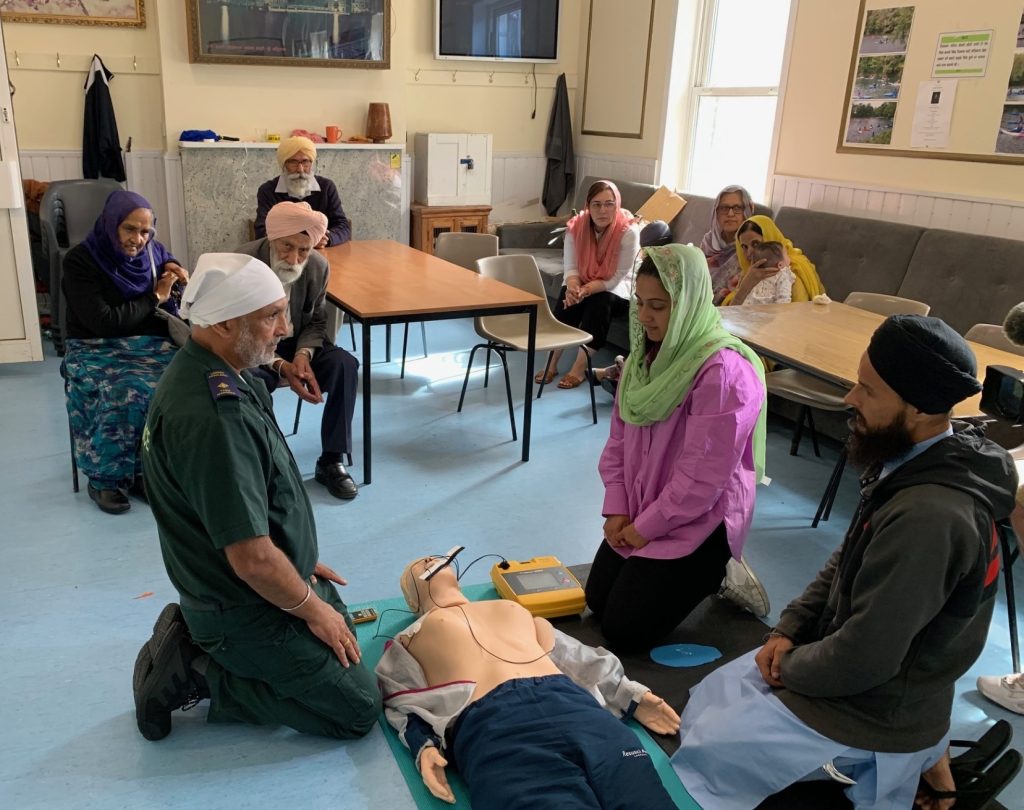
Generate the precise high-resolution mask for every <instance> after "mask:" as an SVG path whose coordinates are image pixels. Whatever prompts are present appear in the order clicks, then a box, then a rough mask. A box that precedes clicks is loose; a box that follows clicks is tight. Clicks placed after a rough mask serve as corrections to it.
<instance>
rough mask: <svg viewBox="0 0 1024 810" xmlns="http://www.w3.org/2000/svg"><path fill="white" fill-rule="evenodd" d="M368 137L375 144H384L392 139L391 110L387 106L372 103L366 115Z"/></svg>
mask: <svg viewBox="0 0 1024 810" xmlns="http://www.w3.org/2000/svg"><path fill="white" fill-rule="evenodd" d="M366 137H367V138H369V139H370V140H371V141H373V142H374V143H384V142H385V141H386V140H387V139H388V138H390V137H391V110H390V109H389V108H388V105H387V104H385V103H383V102H379V101H372V102H370V109H369V110H368V111H367V113H366Z"/></svg>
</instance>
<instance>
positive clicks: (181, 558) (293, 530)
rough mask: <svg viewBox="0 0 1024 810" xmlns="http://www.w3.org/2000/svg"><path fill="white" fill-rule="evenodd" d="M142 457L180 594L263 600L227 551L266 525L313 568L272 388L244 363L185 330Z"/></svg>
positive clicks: (298, 483) (301, 491) (311, 541)
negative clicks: (233, 362) (237, 368)
mask: <svg viewBox="0 0 1024 810" xmlns="http://www.w3.org/2000/svg"><path fill="white" fill-rule="evenodd" d="M142 461H143V468H144V471H145V480H146V492H147V495H148V497H149V503H150V506H151V507H152V509H153V515H154V517H155V518H156V522H157V528H158V530H159V533H160V548H161V551H162V553H163V557H164V564H165V565H166V566H167V574H168V576H169V577H170V578H171V582H172V583H173V584H174V586H175V587H176V588H177V589H178V592H179V593H180V594H181V595H182V597H183V602H184V603H186V604H187V603H188V601H189V600H194V601H196V602H199V603H205V604H208V605H219V606H221V607H224V608H230V607H234V606H238V605H250V604H261V603H263V599H262V598H261V597H260V596H259V595H258V594H257V593H256V592H255V591H254V590H253V589H252V588H250V587H249V586H248V585H247V584H246V583H245V582H243V581H242V580H241V579H239V578H238V577H237V576H236V575H235V573H234V571H233V570H232V569H231V565H230V564H229V563H228V560H227V556H226V555H225V553H224V549H225V547H227V546H229V545H231V544H232V543H236V542H238V541H239V540H247V539H249V538H252V537H259V536H261V535H269V536H270V538H271V540H273V542H274V544H275V545H276V546H277V547H278V548H280V549H281V551H283V552H284V553H285V555H287V557H288V559H290V560H291V561H292V563H293V564H294V565H295V568H296V570H297V571H298V573H299V576H301V577H303V578H304V579H308V578H309V576H310V575H311V574H312V573H313V567H314V566H315V565H316V561H317V559H318V556H319V555H318V551H317V542H316V526H315V525H314V523H313V510H312V507H311V506H310V504H309V498H308V497H307V495H306V489H305V487H304V486H303V484H302V476H301V475H300V474H299V470H298V468H297V467H296V466H295V460H294V459H293V458H292V454H291V451H290V450H289V449H288V445H287V444H286V443H285V440H284V436H283V435H282V434H281V431H280V429H279V428H278V426H277V422H276V421H275V420H274V414H273V410H272V405H271V400H270V395H269V394H268V393H267V389H266V387H265V386H264V385H263V383H262V382H260V381H259V380H255V379H253V378H252V377H251V376H250V375H249V373H248V372H245V371H243V372H242V374H241V376H239V375H238V374H236V373H235V372H234V371H233V370H232V369H231V367H230V366H228V364H227V363H225V362H224V361H223V360H221V359H220V358H219V357H217V355H215V354H213V353H211V352H209V351H207V350H206V349H204V348H203V347H202V346H200V345H199V344H198V343H196V342H195V341H193V340H189V341H188V343H187V344H186V345H185V346H184V347H183V348H182V349H181V350H180V351H179V352H178V353H177V354H176V355H175V357H174V359H173V360H172V361H171V363H170V365H169V366H168V367H167V370H166V371H165V372H164V374H163V376H162V377H161V378H160V384H159V385H158V386H157V389H156V394H155V395H154V396H153V400H152V403H151V404H150V406H149V415H148V417H147V419H146V428H145V431H144V432H143V437H142Z"/></svg>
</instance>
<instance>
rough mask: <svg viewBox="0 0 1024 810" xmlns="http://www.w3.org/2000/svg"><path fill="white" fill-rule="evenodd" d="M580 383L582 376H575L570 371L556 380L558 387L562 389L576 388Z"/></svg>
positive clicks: (581, 382)
mask: <svg viewBox="0 0 1024 810" xmlns="http://www.w3.org/2000/svg"><path fill="white" fill-rule="evenodd" d="M581 385H583V378H582V377H577V376H576V375H575V374H573V373H572V372H571V371H570V372H569V373H568V374H566V375H565V376H564V377H562V379H560V380H559V381H558V387H559V388H561V389H563V390H565V389H569V388H577V387H579V386H581Z"/></svg>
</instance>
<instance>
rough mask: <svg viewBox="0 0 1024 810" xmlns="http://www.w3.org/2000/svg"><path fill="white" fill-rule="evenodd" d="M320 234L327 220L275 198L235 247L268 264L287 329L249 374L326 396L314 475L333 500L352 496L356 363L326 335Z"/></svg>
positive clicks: (309, 398) (314, 397)
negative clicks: (262, 232) (250, 236)
mask: <svg viewBox="0 0 1024 810" xmlns="http://www.w3.org/2000/svg"><path fill="white" fill-rule="evenodd" d="M326 232H327V217H326V216H324V215H323V214H322V213H320V212H319V211H314V210H313V209H312V208H310V206H309V204H308V203H305V202H301V203H299V202H280V203H278V204H277V205H275V206H274V207H273V208H271V209H270V212H269V213H268V214H267V220H266V237H264V238H263V239H257V240H256V241H255V242H249V243H247V244H244V245H242V246H241V247H240V248H238V253H244V254H247V255H249V256H254V257H256V258H257V259H259V260H260V261H262V262H264V263H266V264H268V265H269V266H270V269H271V270H273V271H274V274H275V275H276V276H277V277H278V278H279V279H280V281H281V284H282V285H283V286H284V290H285V294H286V295H287V296H288V311H289V314H290V316H291V324H292V328H293V332H292V335H291V336H290V337H287V338H285V339H284V340H282V341H281V342H280V343H279V344H278V346H277V353H276V355H275V357H274V359H273V360H272V361H271V362H269V363H267V364H266V365H265V366H261V367H259V368H256V369H253V370H252V371H253V375H254V376H257V377H259V378H260V379H262V380H263V382H264V383H266V386H267V390H269V391H271V392H273V391H274V390H275V389H276V388H277V387H278V385H280V384H281V383H282V382H284V383H285V384H286V385H288V386H289V387H290V388H291V389H292V390H293V391H294V392H295V393H296V394H298V396H299V397H301V398H302V399H303V400H305V401H306V402H313V403H319V402H323V401H324V400H323V394H327V404H326V405H325V406H324V412H323V417H322V419H321V423H320V441H321V446H322V452H321V454H320V458H319V459H317V462H316V480H317V481H319V482H320V483H321V484H323V485H324V486H326V487H327V490H328V491H329V492H330V493H331V495H333V496H334V497H335V498H341V499H343V500H351V499H352V498H354V497H356V494H357V493H358V489H357V488H356V483H355V481H353V480H352V476H351V475H349V473H348V470H346V469H345V467H344V465H342V463H341V458H342V454H350V453H351V452H352V415H353V413H354V412H355V406H356V385H357V383H358V380H359V361H358V360H356V359H355V358H354V357H353V356H352V355H351V354H349V353H348V352H347V351H345V350H344V349H342V348H340V347H338V346H335V345H334V343H333V342H332V340H331V338H330V337H329V336H328V332H327V317H326V313H325V309H324V299H325V296H326V294H327V275H328V271H329V265H328V263H327V259H325V258H324V257H323V256H322V255H320V254H319V253H317V252H316V251H315V250H314V249H313V248H314V247H315V246H316V245H318V244H320V243H321V242H322V241H323V239H324V234H325V233H326Z"/></svg>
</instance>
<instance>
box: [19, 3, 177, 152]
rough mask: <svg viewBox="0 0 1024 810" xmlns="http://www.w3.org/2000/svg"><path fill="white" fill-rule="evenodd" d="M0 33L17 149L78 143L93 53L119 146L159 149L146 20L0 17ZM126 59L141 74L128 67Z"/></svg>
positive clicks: (154, 48)
mask: <svg viewBox="0 0 1024 810" xmlns="http://www.w3.org/2000/svg"><path fill="white" fill-rule="evenodd" d="M177 1H178V2H180V0H177ZM152 2H153V0H150V3H152ZM150 3H147V8H148V7H149V5H150ZM3 33H4V42H5V45H6V49H7V62H8V69H9V70H10V77H11V82H13V84H14V86H15V87H16V88H17V92H16V93H15V96H14V116H15V125H16V127H17V130H18V147H19V148H20V149H53V150H59V149H81V148H82V118H83V115H84V112H85V95H84V92H85V91H84V88H83V86H84V84H85V77H86V72H85V71H86V70H87V65H88V60H87V57H89V56H91V55H92V54H93V53H98V54H99V55H100V57H101V58H102V59H103V60H104V63H105V64H106V65H107V68H108V69H109V70H111V71H112V72H113V73H114V74H115V78H114V80H113V81H112V82H111V83H110V92H111V96H112V98H113V101H114V109H115V111H116V113H117V128H118V134H119V135H120V137H121V143H122V145H123V144H125V143H127V141H128V137H129V136H131V137H132V139H133V141H132V143H133V146H134V148H136V149H160V148H161V147H162V146H163V133H162V123H163V105H162V102H161V97H160V96H161V86H160V76H159V75H158V74H159V67H160V60H159V49H158V44H157V35H156V29H155V27H154V26H153V25H152V24H150V25H149V27H147V28H106V27H101V26H83V25H46V24H39V23H8V22H5V23H3ZM58 53H60V54H61V67H60V68H59V69H58V68H57V54H58ZM18 60H20V61H21V66H20V67H19V66H18V64H17V61H18ZM133 60H134V62H136V63H137V64H138V66H139V68H140V69H141V70H143V71H149V72H148V73H138V72H133V70H132V63H133Z"/></svg>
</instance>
